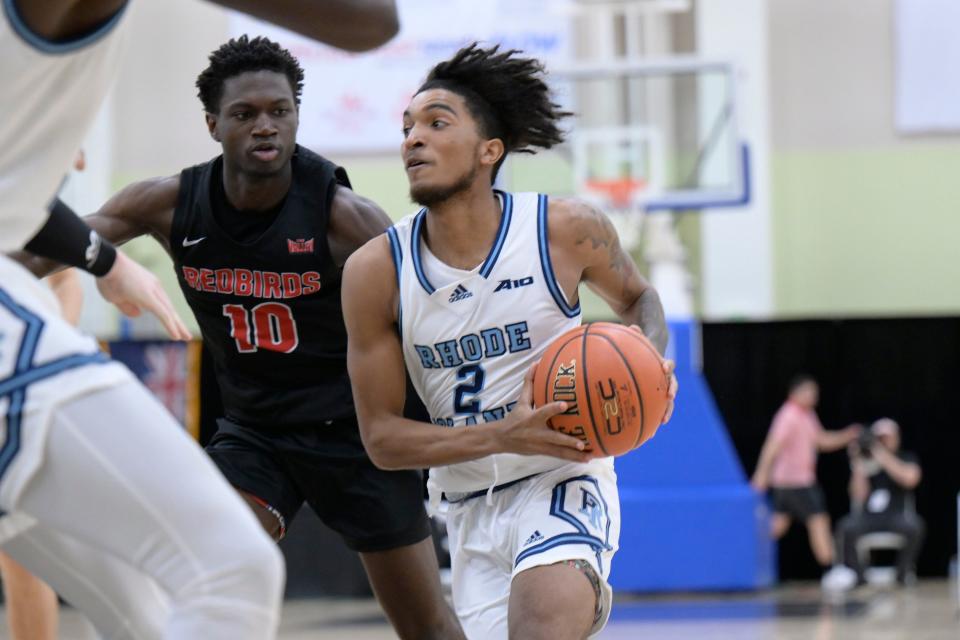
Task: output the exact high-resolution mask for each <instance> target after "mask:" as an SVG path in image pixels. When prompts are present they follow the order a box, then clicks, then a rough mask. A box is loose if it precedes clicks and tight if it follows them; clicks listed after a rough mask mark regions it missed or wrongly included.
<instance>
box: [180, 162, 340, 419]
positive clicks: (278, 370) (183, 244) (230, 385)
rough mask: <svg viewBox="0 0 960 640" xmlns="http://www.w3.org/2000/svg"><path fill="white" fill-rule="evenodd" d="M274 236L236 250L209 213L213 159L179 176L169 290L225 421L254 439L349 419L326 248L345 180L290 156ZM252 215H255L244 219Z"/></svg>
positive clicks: (217, 171)
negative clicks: (190, 325) (194, 338)
mask: <svg viewBox="0 0 960 640" xmlns="http://www.w3.org/2000/svg"><path fill="white" fill-rule="evenodd" d="M292 163H293V178H292V183H291V185H290V190H289V192H288V193H287V197H286V199H285V200H284V202H283V204H282V206H281V207H280V210H279V211H278V212H277V213H276V215H275V219H274V220H273V222H272V224H270V226H269V227H267V228H266V230H265V231H263V233H262V234H261V235H259V237H257V238H255V239H253V240H251V241H249V242H244V241H242V240H237V239H235V237H234V234H231V233H228V232H227V231H226V230H225V229H224V228H223V227H221V225H220V223H218V222H217V221H218V220H221V221H223V220H228V219H229V216H226V215H224V212H222V211H218V212H217V215H214V211H213V207H215V206H217V204H216V202H217V199H216V198H214V197H213V196H212V194H211V192H212V190H213V187H212V185H214V186H218V185H217V184H216V183H215V182H214V181H222V180H223V158H222V156H218V157H217V158H214V159H213V160H211V161H210V162H207V163H205V164H201V165H197V166H195V167H191V168H189V169H184V170H183V171H182V172H181V173H180V193H179V196H178V199H177V208H176V211H175V213H174V217H173V228H172V229H171V232H170V248H171V252H172V253H173V258H174V265H175V267H176V271H177V279H178V280H179V282H180V288H181V289H182V290H183V293H184V295H185V296H186V298H187V302H188V303H189V304H190V308H191V309H193V313H194V314H195V315H196V318H197V322H198V323H199V324H200V331H201V333H202V334H203V340H204V342H205V343H206V345H207V348H208V349H209V350H210V353H211V354H212V356H213V360H214V363H215V367H216V373H217V380H218V382H219V384H220V390H221V395H222V396H223V406H224V413H225V414H226V417H228V418H230V419H231V420H234V421H235V422H238V423H240V424H243V425H248V426H253V427H260V428H278V427H279V428H282V427H299V426H305V425H309V424H318V423H322V422H323V421H325V420H331V419H334V418H341V417H345V416H349V415H352V414H353V412H354V409H353V397H352V394H351V391H350V381H349V379H348V377H347V365H346V356H347V333H346V329H345V327H344V324H343V312H342V310H341V307H340V276H341V273H340V271H341V270H340V269H339V268H338V267H337V266H336V265H335V264H334V262H333V259H332V258H331V255H330V249H329V246H328V244H327V225H328V222H329V219H330V208H331V204H332V202H333V195H334V192H335V191H336V189H337V188H338V187H339V186H343V187H347V188H349V187H350V182H349V179H348V178H347V174H346V172H345V171H344V170H343V169H342V168H340V167H337V166H335V165H334V164H333V163H331V162H330V161H328V160H326V159H325V158H322V157H320V156H318V155H317V154H315V153H313V152H311V151H309V150H307V149H304V148H303V147H299V146H298V147H297V149H296V151H295V153H294V155H293V159H292ZM244 215H256V214H244Z"/></svg>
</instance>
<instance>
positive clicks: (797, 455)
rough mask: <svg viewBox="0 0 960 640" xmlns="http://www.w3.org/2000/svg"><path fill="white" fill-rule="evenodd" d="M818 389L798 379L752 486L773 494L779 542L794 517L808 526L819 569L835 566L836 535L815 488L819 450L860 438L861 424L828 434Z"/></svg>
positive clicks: (777, 417)
mask: <svg viewBox="0 0 960 640" xmlns="http://www.w3.org/2000/svg"><path fill="white" fill-rule="evenodd" d="M819 398H820V387H819V385H817V381H816V380H814V379H813V378H811V377H810V376H806V375H801V376H797V377H796V378H794V379H793V380H792V381H791V383H790V386H789V389H788V393H787V401H786V402H785V403H784V404H783V406H782V407H780V410H779V411H777V415H775V416H774V418H773V424H772V425H771V426H770V432H769V433H768V434H767V440H766V442H764V444H763V449H762V450H761V452H760V461H759V462H758V463H757V470H756V471H755V472H754V474H753V479H752V480H751V484H752V485H753V486H754V488H755V489H756V490H757V491H766V490H767V489H768V488H769V489H771V490H772V498H773V520H772V522H771V525H772V526H771V535H772V536H773V538H774V539H775V540H779V539H780V538H781V537H782V536H783V534H785V533H786V532H787V529H789V528H790V523H791V522H792V521H793V519H794V518H795V519H797V520H802V521H803V522H804V523H805V524H806V525H807V533H808V535H809V537H810V548H811V550H812V551H813V555H814V557H815V558H816V559H817V562H818V563H819V564H820V566H821V567H822V568H823V569H824V570H827V569H829V567H830V565H832V564H833V537H832V536H831V534H830V516H829V515H827V510H826V506H825V503H824V499H823V492H822V491H821V490H820V486H819V485H818V484H817V452H818V451H836V450H838V449H842V448H844V447H846V446H847V445H848V444H849V443H851V442H853V441H854V440H856V438H857V436H858V435H859V434H860V430H861V427H860V425H850V426H848V427H847V428H845V429H842V430H840V431H827V430H825V429H824V428H823V425H821V424H820V420H819V418H817V413H816V411H815V410H814V409H815V408H816V406H817V401H818V400H819Z"/></svg>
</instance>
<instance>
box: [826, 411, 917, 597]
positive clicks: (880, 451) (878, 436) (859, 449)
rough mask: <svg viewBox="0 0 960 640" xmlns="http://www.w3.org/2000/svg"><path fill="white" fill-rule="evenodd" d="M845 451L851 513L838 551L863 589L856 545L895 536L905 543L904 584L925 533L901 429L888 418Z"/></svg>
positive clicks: (900, 567) (841, 527)
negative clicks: (877, 535) (869, 538)
mask: <svg viewBox="0 0 960 640" xmlns="http://www.w3.org/2000/svg"><path fill="white" fill-rule="evenodd" d="M848 451H849V453H850V469H851V476H850V500H851V504H852V505H853V506H854V508H853V511H852V512H851V513H850V514H849V515H847V516H846V517H844V518H843V519H842V520H840V522H839V523H838V525H837V545H838V548H839V549H841V550H842V553H843V561H844V564H846V565H847V566H848V567H849V568H850V569H853V571H854V572H856V577H857V583H858V584H862V583H863V581H864V578H863V571H864V567H863V566H861V563H860V558H859V557H858V555H857V540H858V539H860V538H861V537H862V536H864V535H867V534H868V533H875V532H881V531H882V532H891V533H899V534H900V535H902V536H903V537H904V540H905V542H904V546H903V547H902V548H901V549H900V553H899V557H898V559H897V582H899V583H900V584H904V582H905V580H906V577H907V574H908V572H910V571H911V570H912V569H913V567H914V563H915V561H916V559H917V555H918V554H919V552H920V545H921V543H922V542H923V536H924V531H925V526H924V523H923V519H922V518H921V517H920V516H918V515H917V513H916V511H915V510H914V508H913V489H914V488H915V487H916V486H917V485H918V484H919V483H920V476H921V471H920V465H919V464H917V459H916V457H915V456H914V455H913V454H911V453H908V452H905V451H900V427H899V425H897V423H896V422H895V421H893V420H891V419H890V418H882V419H880V420H877V421H876V422H874V423H873V426H872V427H871V428H870V430H869V431H864V432H863V434H862V435H861V437H860V438H859V439H858V440H857V442H855V443H853V444H851V445H850V447H849V449H848ZM857 507H859V509H857Z"/></svg>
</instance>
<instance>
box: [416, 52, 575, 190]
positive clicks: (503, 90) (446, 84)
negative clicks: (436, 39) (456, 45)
mask: <svg viewBox="0 0 960 640" xmlns="http://www.w3.org/2000/svg"><path fill="white" fill-rule="evenodd" d="M520 53H522V52H521V51H518V50H517V49H509V50H507V51H503V52H500V45H496V46H494V47H492V48H490V49H481V48H480V46H479V45H478V44H477V43H476V42H474V43H473V44H471V45H469V46H467V47H464V48H463V49H460V51H458V52H457V53H456V55H454V56H453V57H452V58H450V59H449V60H447V61H445V62H441V63H440V64H438V65H437V66H435V67H434V68H433V69H431V71H430V74H429V75H428V76H427V79H426V81H425V82H424V83H423V85H421V87H420V89H418V90H417V93H420V92H422V91H426V90H427V89H446V90H448V91H452V92H453V93H456V94H457V95H459V96H462V97H463V99H464V101H465V102H466V104H467V108H468V109H469V110H470V113H471V115H472V116H473V117H474V118H475V119H476V120H477V121H478V122H479V123H480V127H481V134H482V135H483V136H484V137H486V138H487V139H491V138H500V139H501V140H502V141H503V145H504V147H505V151H504V154H503V155H504V157H503V158H501V159H500V161H499V162H498V163H497V165H496V166H495V167H494V169H493V177H494V178H496V176H497V172H498V171H499V170H500V165H501V164H503V160H504V158H506V155H507V153H509V152H511V151H517V152H520V153H536V152H537V151H536V150H537V149H549V148H550V147H552V146H554V145H557V144H560V143H561V142H563V131H561V130H560V128H559V127H558V126H557V123H558V121H559V120H561V119H563V118H565V117H567V116H569V115H572V114H571V113H569V112H567V111H561V110H560V105H558V104H556V103H555V102H553V99H552V96H551V94H550V88H549V87H548V86H547V83H546V82H544V75H545V71H544V68H543V65H542V64H541V63H540V62H539V61H538V60H535V59H533V58H522V57H519V56H518V55H517V54H520Z"/></svg>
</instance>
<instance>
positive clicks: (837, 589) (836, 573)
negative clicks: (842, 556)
mask: <svg viewBox="0 0 960 640" xmlns="http://www.w3.org/2000/svg"><path fill="white" fill-rule="evenodd" d="M820 586H821V587H822V588H823V589H824V590H825V591H831V592H834V593H842V592H844V591H850V590H851V589H853V588H854V587H855V586H857V572H856V571H854V570H853V569H851V568H850V567H847V566H845V565H842V564H838V565H836V566H834V567H832V568H831V569H830V570H829V571H827V572H826V573H825V574H823V578H822V579H821V580H820Z"/></svg>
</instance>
